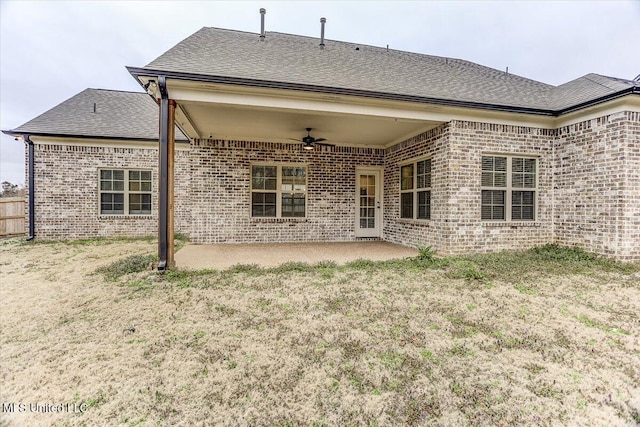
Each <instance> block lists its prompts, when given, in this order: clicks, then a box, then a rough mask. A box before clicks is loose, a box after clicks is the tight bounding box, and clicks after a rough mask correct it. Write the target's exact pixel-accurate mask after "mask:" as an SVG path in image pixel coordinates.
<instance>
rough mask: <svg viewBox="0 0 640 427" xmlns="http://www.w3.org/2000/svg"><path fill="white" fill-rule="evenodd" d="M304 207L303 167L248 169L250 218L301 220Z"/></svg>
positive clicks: (305, 198) (305, 185) (268, 166)
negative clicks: (249, 171)
mask: <svg viewBox="0 0 640 427" xmlns="http://www.w3.org/2000/svg"><path fill="white" fill-rule="evenodd" d="M306 204H307V168H306V167H305V166H297V165H280V166H273V165H252V166H251V216H252V217H256V218H260V217H265V218H304V217H305V215H306Z"/></svg>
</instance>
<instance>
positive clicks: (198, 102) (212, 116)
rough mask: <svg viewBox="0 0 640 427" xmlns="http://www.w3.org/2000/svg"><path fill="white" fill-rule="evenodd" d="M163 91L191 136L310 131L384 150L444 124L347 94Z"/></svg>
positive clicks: (272, 136) (177, 85)
mask: <svg viewBox="0 0 640 427" xmlns="http://www.w3.org/2000/svg"><path fill="white" fill-rule="evenodd" d="M167 87H168V92H169V97H170V98H171V99H174V100H175V101H176V102H177V104H178V108H177V110H176V123H177V124H178V125H179V126H180V127H181V128H182V129H183V130H184V131H185V132H186V133H187V135H188V136H189V137H191V138H214V139H237V140H251V141H270V142H288V143H291V142H294V141H292V140H295V141H300V140H301V139H302V137H304V136H306V131H305V128H312V129H313V130H312V133H311V135H312V136H314V137H315V138H325V139H326V141H325V142H326V143H329V144H335V145H344V146H363V147H386V146H389V145H392V144H394V143H396V142H399V141H402V140H404V139H407V138H410V137H412V136H414V135H417V134H419V133H421V132H424V131H426V130H429V129H432V128H434V127H436V126H438V125H440V124H441V123H442V122H443V120H440V119H439V118H432V117H428V118H425V117H424V113H423V112H418V111H405V110H403V109H398V108H393V107H390V106H388V105H385V106H381V105H379V103H376V101H375V100H368V99H362V98H359V99H356V98H354V97H348V96H327V95H318V94H312V93H309V92H300V91H298V92H294V91H283V90H278V91H274V90H256V89H255V88H252V89H249V88H238V87H229V86H225V85H212V84H202V83H194V82H185V81H178V80H169V81H168V82H167Z"/></svg>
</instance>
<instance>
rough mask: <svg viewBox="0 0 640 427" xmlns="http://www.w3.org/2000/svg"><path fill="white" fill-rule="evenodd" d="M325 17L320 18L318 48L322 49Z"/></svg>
mask: <svg viewBox="0 0 640 427" xmlns="http://www.w3.org/2000/svg"><path fill="white" fill-rule="evenodd" d="M325 22H327V18H320V49H324V24H325Z"/></svg>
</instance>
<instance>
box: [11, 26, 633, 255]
mask: <svg viewBox="0 0 640 427" xmlns="http://www.w3.org/2000/svg"><path fill="white" fill-rule="evenodd" d="M128 70H129V72H130V73H131V74H132V76H133V77H134V78H135V79H136V80H137V81H138V82H139V83H140V85H141V86H142V87H144V89H145V91H146V92H147V93H127V92H117V91H106V90H96V89H87V90H85V91H83V92H81V93H80V94H78V95H76V96H74V97H73V98H71V99H69V100H67V101H65V102H63V103H62V104H60V105H58V106H56V107H54V108H53V109H51V110H49V111H47V112H46V113H44V114H43V115H41V116H39V117H37V118H35V119H34V120H32V121H30V122H28V123H26V124H24V125H22V126H20V127H18V128H16V129H12V130H8V131H3V132H5V133H8V134H11V135H14V136H16V137H19V138H24V140H25V141H26V142H27V145H26V146H27V150H28V153H30V155H29V156H28V158H29V159H30V160H31V168H29V169H30V170H31V171H32V173H30V174H29V178H30V179H31V181H30V186H29V192H30V194H31V195H33V199H32V200H31V202H32V203H31V206H32V207H33V208H32V209H31V212H32V213H33V217H32V219H31V220H32V227H31V232H32V234H33V233H34V232H35V233H36V234H37V236H38V237H39V238H43V239H54V238H81V237H91V236H114V235H126V236H140V235H150V234H155V233H158V235H159V238H160V245H159V246H160V248H159V253H160V261H161V263H162V262H163V259H164V260H167V257H168V259H169V261H170V259H171V254H170V253H169V255H167V253H166V251H170V250H171V248H170V245H171V243H170V241H171V239H168V238H167V236H169V235H171V234H172V231H179V232H182V233H184V234H187V235H188V236H189V237H190V239H191V240H192V241H193V242H196V243H225V242H235V243H239V242H240V243H241V242H294V241H307V242H308V241H351V240H356V239H383V240H386V241H390V242H395V243H399V244H403V245H410V246H417V245H430V246H432V247H434V248H435V249H436V250H437V251H438V252H439V253H441V254H455V253H465V252H488V251H497V250H502V249H521V248H527V247H531V246H534V245H540V244H545V243H552V242H555V243H559V244H562V245H579V246H581V247H583V248H585V249H587V250H590V251H594V252H597V253H600V254H603V255H606V256H609V257H613V258H616V259H620V260H627V261H632V260H634V261H639V260H640V82H639V81H638V80H635V81H631V80H624V79H618V78H611V77H605V76H601V75H596V74H588V75H586V76H584V77H581V78H579V79H576V80H574V81H571V82H568V83H566V84H563V85H560V86H551V85H548V84H545V83H541V82H537V81H533V80H530V79H526V78H523V77H519V76H517V75H513V74H509V73H506V72H503V71H498V70H495V69H491V68H488V67H484V66H481V65H478V64H474V63H471V62H468V61H463V60H459V59H451V58H443V57H435V56H429V55H422V54H415V53H410V52H402V51H397V50H391V49H388V48H379V47H373V46H363V45H357V44H354V43H348V42H339V41H331V40H325V39H324V38H321V39H315V38H310V37H301V36H296V35H290V34H282V33H273V32H268V33H267V32H264V30H263V31H262V32H261V33H260V34H254V33H247V32H240V31H231V30H223V29H216V28H203V29H201V30H200V31H198V32H196V33H195V34H193V35H192V36H190V37H188V38H187V39H185V40H183V41H181V42H180V43H178V44H177V45H176V46H174V47H173V48H171V49H170V50H169V51H167V52H166V53H164V54H163V55H161V56H160V57H159V58H157V59H156V60H154V61H152V62H151V63H149V64H148V65H147V66H145V67H141V68H137V67H129V68H128ZM154 100H155V102H154ZM158 104H159V105H160V109H159V110H160V112H159V113H158V106H157V105H158ZM158 117H159V119H158ZM158 121H159V125H160V132H158ZM174 124H175V125H176V126H177V128H174ZM308 128H309V129H310V130H308ZM174 135H175V137H174ZM174 225H175V229H172V227H173V226H174ZM163 239H164V240H163ZM163 250H164V251H165V252H164V253H163ZM163 256H164V258H163Z"/></svg>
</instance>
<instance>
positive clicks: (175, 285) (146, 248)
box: [0, 241, 640, 426]
mask: <svg viewBox="0 0 640 427" xmlns="http://www.w3.org/2000/svg"><path fill="white" fill-rule="evenodd" d="M154 247H155V246H154V243H153V242H144V241H130V242H126V241H106V242H85V243H83V244H68V243H54V244H24V243H18V242H16V241H13V242H4V243H3V244H2V245H0V257H1V258H0V283H1V287H0V301H1V303H0V304H1V305H0V308H1V310H0V321H1V325H2V331H1V335H0V345H1V366H0V375H1V377H0V379H1V381H2V387H1V389H0V400H1V401H2V402H3V403H5V404H7V403H10V402H15V403H20V402H22V403H27V404H29V403H36V402H37V403H48V404H60V403H76V404H78V405H79V404H81V403H84V405H85V406H86V407H87V409H86V411H85V412H84V413H76V414H69V413H28V411H27V412H24V413H2V414H0V424H6V425H32V426H35V425H131V426H133V425H268V426H294V425H295V426H297V425H308V426H320V425H331V426H333V425H368V426H374V425H377V426H386V425H438V426H440V425H441V426H465V425H593V426H600V425H608V426H609V425H610V426H624V425H634V424H635V423H638V422H640V414H639V413H640V386H639V385H640V342H639V337H640V321H639V317H638V313H639V312H640V274H639V273H638V270H639V268H638V266H626V267H623V266H617V265H612V264H608V263H604V264H598V263H597V262H591V261H588V260H587V261H585V262H582V261H580V262H578V261H575V262H574V261H572V260H568V261H567V260H557V259H548V260H547V261H542V260H541V259H543V258H544V257H543V258H532V259H535V260H537V261H535V262H536V263H538V264H535V265H536V266H537V267H536V268H537V270H535V269H532V268H525V269H523V270H522V271H518V270H517V268H516V267H514V268H510V267H509V262H514V259H518V257H517V256H516V257H510V256H503V257H502V258H500V256H497V257H493V258H491V257H478V258H470V259H464V260H462V259H453V260H447V261H446V262H440V261H438V262H434V263H431V262H417V261H403V262H396V263H382V264H380V263H378V264H376V263H366V262H362V263H354V264H352V265H350V266H347V267H336V266H334V265H331V264H325V265H324V266H317V267H314V268H309V267H308V266H296V265H289V266H285V267H283V268H279V269H271V270H258V269H255V268H251V267H238V268H235V269H232V270H230V271H226V272H191V273H189V272H174V273H171V274H169V275H167V276H164V277H158V276H156V275H155V274H154V273H152V272H142V273H134V274H128V275H125V276H123V277H121V278H120V279H117V280H115V281H109V280H106V279H105V278H104V277H103V276H102V275H96V274H95V273H94V272H95V270H96V268H97V267H99V266H105V265H108V264H109V263H111V262H113V261H114V260H118V259H121V258H123V257H126V256H128V255H134V254H146V253H153V251H154ZM524 258H526V257H525V256H522V259H524ZM526 262H530V263H533V261H531V260H529V261H526ZM531 265H533V264H531ZM529 267H531V266H529Z"/></svg>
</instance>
